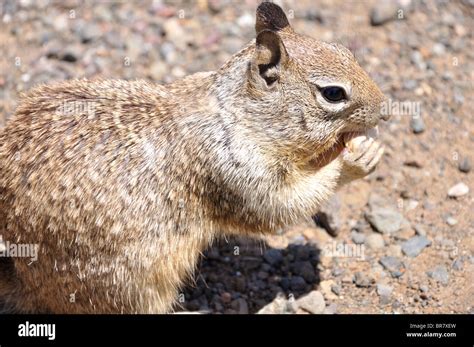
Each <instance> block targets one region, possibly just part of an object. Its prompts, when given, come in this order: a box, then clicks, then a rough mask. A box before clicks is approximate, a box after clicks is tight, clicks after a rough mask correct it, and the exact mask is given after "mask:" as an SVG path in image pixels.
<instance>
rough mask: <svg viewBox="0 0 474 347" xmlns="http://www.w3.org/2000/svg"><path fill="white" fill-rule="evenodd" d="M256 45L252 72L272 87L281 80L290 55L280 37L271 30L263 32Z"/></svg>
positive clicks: (259, 35)
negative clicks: (282, 71)
mask: <svg viewBox="0 0 474 347" xmlns="http://www.w3.org/2000/svg"><path fill="white" fill-rule="evenodd" d="M255 44H256V46H255V56H254V58H253V61H252V71H253V73H254V74H255V75H256V74H258V75H259V76H260V77H261V78H262V79H263V80H265V82H266V84H267V86H271V85H273V83H274V82H276V81H277V80H279V79H280V74H281V69H282V67H284V66H285V65H286V63H287V62H288V53H287V52H286V49H285V46H284V45H283V41H282V40H281V38H280V36H279V35H278V34H277V33H276V32H274V31H271V30H263V31H261V32H260V33H259V34H258V35H257V40H256V43H255Z"/></svg>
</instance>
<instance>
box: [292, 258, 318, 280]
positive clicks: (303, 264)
mask: <svg viewBox="0 0 474 347" xmlns="http://www.w3.org/2000/svg"><path fill="white" fill-rule="evenodd" d="M292 270H293V273H295V274H297V275H300V276H301V277H303V278H304V280H305V281H306V282H308V283H314V282H315V281H316V272H315V268H314V266H313V265H312V264H311V262H309V261H299V262H296V263H294V264H293V266H292ZM292 285H293V282H292Z"/></svg>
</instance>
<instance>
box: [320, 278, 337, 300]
mask: <svg viewBox="0 0 474 347" xmlns="http://www.w3.org/2000/svg"><path fill="white" fill-rule="evenodd" d="M333 285H334V281H332V280H326V281H321V283H319V287H320V288H321V292H322V293H323V295H324V297H325V298H326V299H327V300H334V299H335V298H336V295H335V294H334V292H333V291H332V289H331V288H332V286H333Z"/></svg>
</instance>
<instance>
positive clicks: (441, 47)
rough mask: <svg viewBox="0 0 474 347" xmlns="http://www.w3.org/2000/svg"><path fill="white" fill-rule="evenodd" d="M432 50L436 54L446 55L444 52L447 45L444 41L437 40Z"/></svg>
mask: <svg viewBox="0 0 474 347" xmlns="http://www.w3.org/2000/svg"><path fill="white" fill-rule="evenodd" d="M432 52H433V54H434V55H438V56H440V55H444V53H445V52H446V46H445V45H443V44H442V43H439V42H437V43H435V44H434V45H433V48H432Z"/></svg>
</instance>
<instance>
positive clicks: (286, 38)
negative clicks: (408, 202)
mask: <svg viewBox="0 0 474 347" xmlns="http://www.w3.org/2000/svg"><path fill="white" fill-rule="evenodd" d="M256 34H257V35H256V39H255V40H253V41H252V42H250V43H249V44H248V45H247V46H246V47H244V48H243V49H242V50H241V51H240V52H238V53H237V54H235V55H234V56H233V57H232V58H231V59H230V60H229V61H228V62H227V63H226V64H225V65H224V66H222V67H221V68H220V69H219V70H217V71H215V72H208V73H197V74H194V75H191V76H189V77H186V78H184V79H182V80H179V81H176V82H174V83H172V84H170V85H167V86H161V85H156V84H154V83H150V82H145V81H122V80H94V81H89V80H85V79H83V80H73V81H65V82H62V83H57V84H52V85H42V86H39V87H36V88H35V89H33V90H32V91H30V92H28V93H27V94H26V95H25V96H24V97H23V99H22V101H21V102H20V104H19V106H18V108H17V110H16V113H15V114H14V115H13V117H12V118H11V119H10V121H9V122H8V124H7V125H6V127H5V128H4V129H3V130H2V132H1V134H0V235H2V237H3V240H4V241H8V242H12V243H22V244H38V245H39V253H38V259H37V261H35V262H31V260H30V259H29V258H25V257H8V258H5V257H4V258H0V300H1V301H2V303H3V306H4V310H6V311H13V312H45V313H48V312H54V313H115V312H117V313H163V312H169V311H170V310H172V308H173V303H174V301H175V299H176V298H177V296H178V291H179V288H180V286H181V285H182V284H183V282H184V281H185V280H186V279H187V278H188V277H189V276H192V272H193V269H194V267H195V265H196V262H197V260H198V258H199V256H200V253H201V252H202V251H203V250H204V249H205V248H206V247H207V246H208V245H209V244H210V243H211V242H212V241H213V240H214V239H216V238H217V237H219V236H220V235H225V234H227V235H228V234H239V235H259V234H262V233H270V232H272V231H275V229H277V228H281V227H284V226H288V225H291V224H294V223H296V222H298V221H299V220H300V219H301V218H304V217H309V216H311V215H312V214H314V213H315V212H316V211H317V209H318V206H319V205H320V204H321V203H322V202H324V201H325V200H327V199H328V198H329V197H330V196H331V195H332V194H333V193H334V192H335V191H336V189H337V188H338V187H340V186H341V185H342V184H344V183H346V182H349V181H351V180H354V179H357V178H361V177H364V176H365V175H367V174H368V173H369V172H371V171H372V170H373V169H374V167H375V165H376V164H377V162H378V161H379V159H380V157H381V155H382V152H383V149H382V146H381V145H380V143H379V142H378V141H376V140H374V139H372V138H370V137H364V138H363V141H359V142H358V143H357V145H356V146H354V147H353V148H351V149H349V148H345V147H344V146H345V144H347V143H348V142H349V140H350V139H351V138H352V137H354V136H355V135H357V134H361V133H363V132H364V131H366V130H368V129H371V128H374V127H375V126H376V125H377V123H378V122H379V120H380V118H381V115H380V104H381V102H383V100H384V97H383V95H382V93H381V92H380V90H379V89H378V88H377V86H376V85H375V84H374V82H373V81H372V80H371V79H370V78H369V76H368V75H367V74H366V73H365V72H364V71H363V70H362V69H361V68H360V66H359V65H358V64H357V62H356V60H355V58H354V56H353V55H352V53H351V52H350V51H349V50H347V49H346V48H344V47H343V46H341V45H338V44H328V43H323V42H320V41H316V40H314V39H312V38H309V37H306V36H303V35H299V34H296V33H295V32H294V30H293V29H292V27H291V26H290V24H289V22H288V19H287V18H286V16H285V14H284V12H283V10H282V9H281V8H280V7H278V6H277V5H274V4H272V3H268V2H264V3H262V4H261V5H260V6H259V7H258V9H257V16H256ZM347 147H348V146H347Z"/></svg>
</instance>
